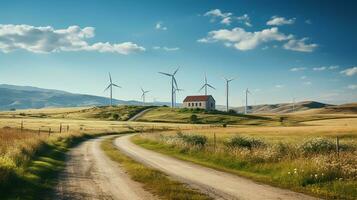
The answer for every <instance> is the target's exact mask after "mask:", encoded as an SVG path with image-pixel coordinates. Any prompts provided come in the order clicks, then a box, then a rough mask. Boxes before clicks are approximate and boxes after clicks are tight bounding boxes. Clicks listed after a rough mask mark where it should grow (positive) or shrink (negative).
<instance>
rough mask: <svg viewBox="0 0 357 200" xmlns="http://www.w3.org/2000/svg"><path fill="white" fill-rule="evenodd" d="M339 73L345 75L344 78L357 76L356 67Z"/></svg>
mask: <svg viewBox="0 0 357 200" xmlns="http://www.w3.org/2000/svg"><path fill="white" fill-rule="evenodd" d="M340 73H341V74H343V75H346V76H354V75H356V74H357V67H351V68H348V69H345V70H343V71H341V72H340Z"/></svg>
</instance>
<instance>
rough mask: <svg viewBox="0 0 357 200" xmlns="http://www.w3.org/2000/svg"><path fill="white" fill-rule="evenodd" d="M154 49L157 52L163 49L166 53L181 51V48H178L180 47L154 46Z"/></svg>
mask: <svg viewBox="0 0 357 200" xmlns="http://www.w3.org/2000/svg"><path fill="white" fill-rule="evenodd" d="M153 49H155V50H160V49H162V50H164V51H178V50H180V48H178V47H165V46H164V47H160V46H154V47H153Z"/></svg>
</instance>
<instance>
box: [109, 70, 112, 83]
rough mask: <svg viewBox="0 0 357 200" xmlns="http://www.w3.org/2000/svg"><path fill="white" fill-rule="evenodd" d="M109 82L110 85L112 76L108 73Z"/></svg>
mask: <svg viewBox="0 0 357 200" xmlns="http://www.w3.org/2000/svg"><path fill="white" fill-rule="evenodd" d="M109 80H110V83H112V76H111V75H110V72H109Z"/></svg>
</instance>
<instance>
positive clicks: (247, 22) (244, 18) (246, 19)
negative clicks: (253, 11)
mask: <svg viewBox="0 0 357 200" xmlns="http://www.w3.org/2000/svg"><path fill="white" fill-rule="evenodd" d="M237 20H238V22H240V23H243V24H244V25H246V26H249V27H252V26H253V25H252V23H251V22H250V17H249V16H248V15H247V14H244V15H242V16H239V17H237Z"/></svg>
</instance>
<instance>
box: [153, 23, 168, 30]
mask: <svg viewBox="0 0 357 200" xmlns="http://www.w3.org/2000/svg"><path fill="white" fill-rule="evenodd" d="M155 29H157V30H162V31H166V30H167V27H166V26H164V23H162V22H157V23H156V24H155Z"/></svg>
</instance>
